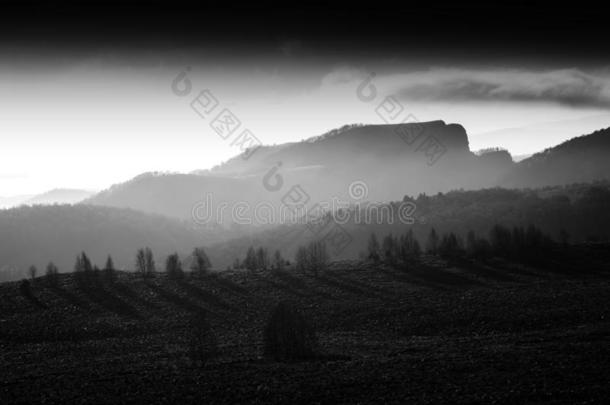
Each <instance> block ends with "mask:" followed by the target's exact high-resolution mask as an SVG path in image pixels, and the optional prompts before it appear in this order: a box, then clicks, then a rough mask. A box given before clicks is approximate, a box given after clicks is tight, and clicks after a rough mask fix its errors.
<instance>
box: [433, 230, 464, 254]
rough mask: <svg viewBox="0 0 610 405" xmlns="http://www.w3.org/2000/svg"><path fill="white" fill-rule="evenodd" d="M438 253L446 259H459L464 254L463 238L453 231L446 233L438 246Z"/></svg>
mask: <svg viewBox="0 0 610 405" xmlns="http://www.w3.org/2000/svg"><path fill="white" fill-rule="evenodd" d="M438 253H439V255H440V256H441V257H443V258H446V259H457V258H460V257H462V256H463V255H464V247H463V243H462V240H461V239H460V238H459V237H458V236H457V235H456V234H454V233H453V232H450V233H448V234H444V235H443V238H442V239H441V242H440V244H439V246H438Z"/></svg>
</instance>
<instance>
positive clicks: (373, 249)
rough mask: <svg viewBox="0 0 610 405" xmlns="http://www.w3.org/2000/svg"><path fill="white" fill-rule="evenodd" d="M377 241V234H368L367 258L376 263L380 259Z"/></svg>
mask: <svg viewBox="0 0 610 405" xmlns="http://www.w3.org/2000/svg"><path fill="white" fill-rule="evenodd" d="M379 250H380V249H379V241H378V240H377V235H375V234H374V233H371V236H369V241H368V245H367V252H368V259H369V260H372V261H373V262H375V263H377V262H379V260H380V259H381V256H380V252H379Z"/></svg>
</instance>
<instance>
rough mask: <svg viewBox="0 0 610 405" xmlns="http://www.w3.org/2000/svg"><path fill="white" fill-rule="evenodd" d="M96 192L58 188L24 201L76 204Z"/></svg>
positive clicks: (25, 202) (45, 203)
mask: <svg viewBox="0 0 610 405" xmlns="http://www.w3.org/2000/svg"><path fill="white" fill-rule="evenodd" d="M93 194H95V193H94V192H92V191H86V190H77V189H70V188H56V189H53V190H50V191H47V192H46V193H43V194H39V195H36V196H34V197H32V198H29V199H27V200H25V201H24V202H23V204H27V205H36V204H42V205H49V204H76V203H79V202H81V201H83V200H84V199H86V198H89V197H91V196H92V195H93Z"/></svg>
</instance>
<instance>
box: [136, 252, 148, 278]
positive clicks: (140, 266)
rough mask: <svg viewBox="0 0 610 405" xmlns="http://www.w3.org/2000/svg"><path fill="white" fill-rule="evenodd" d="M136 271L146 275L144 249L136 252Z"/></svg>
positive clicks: (143, 275)
mask: <svg viewBox="0 0 610 405" xmlns="http://www.w3.org/2000/svg"><path fill="white" fill-rule="evenodd" d="M136 272H137V273H138V274H140V276H142V277H144V278H145V277H146V253H145V252H144V249H138V253H137V254H136Z"/></svg>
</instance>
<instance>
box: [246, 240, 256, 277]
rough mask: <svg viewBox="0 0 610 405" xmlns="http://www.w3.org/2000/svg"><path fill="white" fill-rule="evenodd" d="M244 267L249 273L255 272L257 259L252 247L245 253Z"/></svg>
mask: <svg viewBox="0 0 610 405" xmlns="http://www.w3.org/2000/svg"><path fill="white" fill-rule="evenodd" d="M244 267H245V268H246V269H248V270H250V271H254V270H256V267H257V258H256V251H255V250H254V247H253V246H250V247H249V248H248V252H247V253H246V258H245V259H244Z"/></svg>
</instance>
